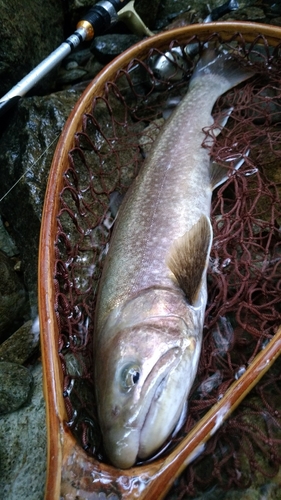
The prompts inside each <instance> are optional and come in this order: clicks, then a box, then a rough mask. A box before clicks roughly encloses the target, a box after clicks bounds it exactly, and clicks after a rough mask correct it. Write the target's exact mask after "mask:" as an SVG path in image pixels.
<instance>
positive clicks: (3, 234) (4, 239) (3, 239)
mask: <svg viewBox="0 0 281 500" xmlns="http://www.w3.org/2000/svg"><path fill="white" fill-rule="evenodd" d="M0 250H1V251H2V252H4V253H5V254H6V255H7V256H8V257H13V256H14V255H16V254H18V253H19V251H18V249H17V247H16V245H15V243H14V241H13V240H12V238H11V236H10V235H9V233H8V231H7V229H6V227H5V224H3V221H2V219H1V217H0Z"/></svg>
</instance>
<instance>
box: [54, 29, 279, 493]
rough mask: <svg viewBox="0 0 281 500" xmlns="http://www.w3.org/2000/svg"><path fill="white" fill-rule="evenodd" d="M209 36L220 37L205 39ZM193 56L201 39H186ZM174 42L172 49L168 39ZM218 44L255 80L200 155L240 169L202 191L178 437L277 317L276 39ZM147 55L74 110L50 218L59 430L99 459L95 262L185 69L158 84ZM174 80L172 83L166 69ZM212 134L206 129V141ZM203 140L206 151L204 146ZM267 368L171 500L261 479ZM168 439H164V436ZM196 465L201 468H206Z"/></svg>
mask: <svg viewBox="0 0 281 500" xmlns="http://www.w3.org/2000/svg"><path fill="white" fill-rule="evenodd" d="M211 39H212V41H216V42H217V43H220V42H221V40H220V39H219V36H218V35H216V34H214V35H213V36H212V37H211ZM190 43H192V44H194V45H192V51H193V53H194V52H197V53H199V54H200V52H201V51H202V48H203V44H202V42H201V41H199V40H198V39H197V38H196V37H193V38H192V39H191V40H190ZM178 45H179V44H178V43H177V41H176V40H175V41H173V42H172V43H171V46H170V48H172V47H176V46H178ZM222 45H223V47H224V48H226V49H228V50H231V51H232V52H233V56H234V57H240V58H241V59H242V63H243V64H248V63H250V64H252V65H253V66H254V67H255V68H256V69H257V73H256V76H255V77H253V78H252V79H251V80H250V81H249V82H247V83H246V84H244V85H243V87H242V89H243V90H241V86H238V87H236V88H234V89H233V90H231V91H230V92H228V93H227V94H226V95H224V96H222V97H221V98H220V99H219V101H218V102H217V104H216V106H215V109H214V115H215V116H218V117H220V116H221V113H222V112H223V110H225V109H226V108H229V107H233V111H232V113H231V116H230V118H229V120H228V122H227V125H226V126H225V127H224V129H223V130H222V133H221V134H220V135H219V136H218V137H217V139H216V141H215V144H214V146H213V149H212V151H211V152H210V153H211V156H212V158H213V159H215V160H216V161H217V162H218V163H220V162H222V163H224V162H225V161H226V160H229V168H230V169H231V168H232V167H233V158H235V157H236V156H237V155H239V154H241V153H242V154H244V156H245V161H244V164H243V166H242V167H241V168H240V170H239V171H237V172H235V173H232V175H230V177H229V180H228V181H227V182H226V183H225V184H224V185H222V186H221V187H220V188H219V189H218V190H216V192H215V193H214V195H213V204H212V225H213V229H214V242H213V248H212V252H211V259H210V265H209V273H208V287H209V295H208V305H207V310H206V321H205V328H204V340H203V347H202V355H201V359H200V365H199V369H198V375H197V378H196V381H195V384H194V387H193V390H192V393H191V395H190V398H189V412H188V417H187V421H186V423H185V425H184V428H183V429H182V431H181V433H180V435H179V436H178V437H177V439H176V440H174V441H177V440H178V439H181V437H182V436H183V435H184V434H185V433H187V432H188V431H189V430H190V429H191V428H192V427H193V426H194V424H195V422H197V421H198V420H199V419H200V418H201V417H202V416H203V415H204V414H205V413H206V411H207V410H208V409H210V408H211V406H212V405H213V404H214V403H215V402H216V401H217V400H218V399H219V398H221V397H222V395H223V394H224V393H225V391H226V389H227V388H228V387H229V386H230V385H231V383H232V382H233V381H234V380H235V379H236V378H237V377H239V374H241V373H242V372H243V370H244V369H245V368H246V367H247V366H248V365H249V363H250V362H251V360H253V358H254V357H255V355H256V354H257V353H258V352H259V351H260V350H261V349H262V348H263V347H264V345H265V344H266V343H267V342H268V341H269V340H270V339H271V338H272V336H274V333H275V332H276V330H277V327H278V325H279V324H281V306H280V288H281V260H280V256H281V237H280V236H281V234H280V224H281V207H280V192H281V165H280V161H281V89H280V77H281V68H280V65H281V62H280V58H279V54H280V49H281V46H277V47H275V48H272V47H270V46H269V45H268V43H267V41H266V39H265V38H264V37H261V36H260V37H257V39H256V40H255V42H253V43H252V44H247V43H245V41H244V39H243V37H242V36H241V35H240V34H236V35H235V36H233V37H232V38H231V39H230V40H229V42H228V43H226V42H224V43H223V44H222ZM159 54H161V52H159V50H153V49H151V51H150V52H149V54H148V55H147V60H146V61H140V60H138V59H135V60H133V61H131V63H130V64H129V66H128V67H127V68H125V69H121V70H120V71H119V72H118V73H117V74H116V77H115V79H114V81H110V82H107V84H106V85H105V89H104V96H103V97H96V98H94V99H93V102H92V110H91V112H89V113H87V114H85V115H84V116H83V127H82V130H81V132H77V133H76V135H75V147H74V148H73V149H72V150H71V151H69V168H68V170H67V172H66V173H65V176H64V188H63V190H62V192H61V194H60V211H59V213H58V217H57V224H58V226H57V227H58V230H57V239H56V268H55V287H56V303H55V310H56V315H57V321H58V325H59V332H60V334H59V346H58V349H59V356H60V360H61V364H62V369H63V374H64V386H63V389H62V390H63V395H64V399H65V405H66V409H67V415H68V418H69V426H70V428H71V429H72V431H73V433H74V434H75V436H76V437H77V439H78V440H79V442H80V443H81V446H82V447H83V448H84V449H85V450H87V452H88V453H89V454H93V455H94V456H96V457H97V458H99V459H101V460H106V458H105V457H104V455H103V451H102V445H101V439H100V433H99V429H98V424H97V419H96V408H95V401H94V381H93V378H92V373H93V353H92V338H93V334H94V332H93V318H94V311H95V300H96V292H97V287H98V281H99V278H100V275H101V270H102V265H103V258H104V255H105V253H106V249H107V245H108V243H109V240H110V226H111V224H112V221H113V216H112V213H111V208H110V207H112V193H115V192H116V191H117V192H119V193H124V192H125V191H126V189H127V188H128V186H129V185H130V183H131V182H132V180H133V179H134V177H135V176H136V173H137V172H138V170H139V168H140V166H141V164H142V162H143V159H144V156H145V155H146V154H147V152H148V150H149V148H150V147H151V144H152V143H153V140H154V138H155V136H156V134H157V133H158V132H159V130H161V126H162V124H163V118H162V113H163V110H165V108H166V107H167V100H168V99H170V98H171V97H173V96H179V95H183V94H184V93H185V92H186V88H187V85H188V79H189V77H190V74H191V73H192V69H193V67H194V64H195V61H196V58H197V57H198V56H196V57H195V58H194V57H191V56H189V55H188V54H186V53H184V56H183V57H184V59H185V62H186V65H187V67H188V68H189V69H188V70H187V71H186V72H185V74H184V75H183V78H182V77H181V76H182V69H181V68H180V66H177V64H175V66H174V68H175V69H174V74H172V75H171V78H170V80H169V81H162V82H159V80H157V79H156V78H155V77H154V76H153V73H152V71H151V69H150V66H149V65H148V64H147V61H149V60H150V61H151V58H153V56H155V55H159ZM178 75H179V76H180V78H179V79H178V81H177V76H178ZM208 134H212V129H209V130H206V138H207V137H208ZM207 143H208V141H206V145H205V147H208V144H207ZM280 392H281V391H280V372H279V369H278V363H275V365H274V366H273V368H272V369H271V370H270V371H269V372H268V374H267V375H266V376H265V377H264V378H263V379H262V381H261V382H260V383H259V384H258V385H257V387H256V389H255V390H254V391H252V392H251V393H250V396H249V397H248V398H247V399H246V400H245V402H244V403H243V404H242V405H240V407H239V409H238V410H237V411H236V412H235V413H234V414H233V416H232V417H231V418H229V420H228V421H227V422H226V423H225V424H224V425H223V426H222V428H221V429H220V430H219V431H218V432H217V433H216V434H215V435H214V436H213V437H212V438H211V440H210V441H209V442H208V444H207V446H206V449H205V451H204V453H203V454H202V455H201V456H200V457H199V458H198V459H197V460H196V461H195V462H194V463H193V464H192V465H191V466H189V467H188V469H187V470H186V471H185V473H184V474H183V475H182V477H181V478H180V480H179V481H178V482H177V484H176V486H175V487H174V488H175V490H176V493H177V498H182V497H184V496H185V497H186V495H194V493H195V492H196V490H197V489H202V488H206V486H208V485H209V484H212V482H214V481H215V483H216V484H220V485H221V486H222V487H230V486H233V485H237V486H245V485H248V484H249V483H250V480H251V478H252V474H253V471H255V472H256V474H257V473H261V474H262V476H267V477H273V476H274V475H275V474H276V473H277V470H278V468H279V465H280V463H281V397H280V396H281V394H280ZM174 441H173V443H171V446H172V445H173V444H174ZM206 470H209V471H210V474H208V476H207V475H206Z"/></svg>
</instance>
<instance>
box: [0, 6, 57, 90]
mask: <svg viewBox="0 0 281 500" xmlns="http://www.w3.org/2000/svg"><path fill="white" fill-rule="evenodd" d="M0 19H1V23H0V61H1V62H0V95H3V94H5V93H6V92H7V91H8V90H9V89H10V88H11V87H12V86H13V85H15V84H16V83H17V82H18V81H19V80H20V79H21V78H23V77H24V76H25V75H26V74H27V73H28V72H29V71H30V70H31V69H33V68H34V67H35V66H36V65H37V64H38V63H39V62H40V61H41V60H42V59H44V58H45V57H47V55H48V54H49V53H50V52H52V51H53V50H54V49H55V48H56V47H57V46H58V45H60V43H61V42H62V41H63V9H62V2H57V1H56V0H46V1H44V2H42V1H41V0H25V1H24V2H22V1H21V0H10V1H9V2H0ZM53 82H54V78H53V76H52V77H49V78H47V79H44V82H43V83H42V84H41V88H42V87H43V88H45V89H46V88H50V87H52V85H53Z"/></svg>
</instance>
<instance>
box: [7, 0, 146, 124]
mask: <svg viewBox="0 0 281 500" xmlns="http://www.w3.org/2000/svg"><path fill="white" fill-rule="evenodd" d="M126 4H128V9H129V11H128V10H127V11H125V9H124V7H125V6H126ZM121 10H122V11H123V12H122V16H120V13H121ZM119 11H120V12H119ZM118 13H119V15H118ZM121 18H124V22H126V21H127V20H128V19H129V18H130V19H133V20H134V22H135V24H136V26H138V27H139V29H140V30H142V31H143V33H144V34H149V35H151V32H150V31H149V30H148V28H147V27H146V26H145V25H144V23H143V22H142V20H141V19H140V17H139V16H138V14H137V13H136V11H135V10H134V1H132V0H131V1H130V2H129V0H101V1H100V2H98V3H96V4H95V5H94V6H93V7H92V8H91V9H90V10H89V11H88V13H87V14H86V15H85V16H84V17H83V19H81V20H80V21H79V23H78V24H77V28H76V31H75V32H74V33H73V34H72V35H70V36H69V37H68V38H67V39H66V40H65V41H64V42H63V43H62V44H61V45H60V46H59V47H58V48H57V49H55V50H54V51H53V52H52V53H51V54H50V55H49V56H48V57H47V58H46V59H44V60H43V61H42V62H41V63H39V64H38V66H36V68H34V69H33V70H32V71H31V72H30V73H28V75H26V76H25V77H24V78H23V79H22V80H20V82H18V83H17V84H16V85H15V86H14V87H13V88H12V89H11V90H9V92H8V93H7V94H5V95H4V96H3V97H2V98H1V99H0V118H1V116H3V115H4V114H5V113H6V112H7V111H8V110H9V109H10V108H11V107H12V106H13V105H14V104H16V102H17V101H18V100H19V99H20V98H21V97H22V96H24V95H25V94H26V93H27V92H28V91H29V90H30V89H32V87H34V86H35V85H36V84H37V83H38V82H39V81H40V80H41V79H42V78H43V77H44V76H46V75H47V74H48V73H49V72H50V71H51V70H52V69H53V68H55V67H56V66H57V65H58V64H59V63H60V62H61V61H62V60H63V59H64V58H65V57H66V56H68V55H69V54H70V53H71V52H72V51H73V50H74V49H75V48H76V47H78V45H79V44H80V43H81V42H84V41H89V40H92V38H93V37H94V36H97V35H100V34H102V33H104V32H105V31H107V30H108V29H109V28H111V27H112V26H113V25H114V24H116V23H117V22H118V21H119V20H120V19H121Z"/></svg>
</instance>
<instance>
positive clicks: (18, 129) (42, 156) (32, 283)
mask: <svg viewBox="0 0 281 500" xmlns="http://www.w3.org/2000/svg"><path fill="white" fill-rule="evenodd" d="M80 93H81V92H80V91H75V90H66V91H62V92H59V93H56V94H51V95H50V96H44V97H31V98H23V99H22V100H21V101H20V102H19V106H18V110H17V111H16V112H15V113H14V114H13V116H12V118H11V121H10V124H9V126H7V128H6V130H5V131H4V133H3V134H2V136H1V137H0V164H1V169H0V198H2V197H4V198H3V199H2V201H1V205H0V213H1V215H2V216H3V217H4V218H5V220H7V222H8V223H9V227H10V230H11V233H12V235H13V238H14V240H15V242H16V245H17V247H18V249H19V252H20V255H21V258H22V268H23V272H24V280H25V284H26V286H27V289H28V292H29V298H30V303H31V307H32V310H33V313H32V317H34V316H35V315H36V309H37V307H36V304H37V259H38V244H39V232H40V222H41V216H42V209H43V203H44V196H45V189H46V185H47V179H48V175H49V171H50V166H51V163H52V158H53V154H54V150H55V146H56V143H57V140H58V138H59V136H60V133H61V130H62V128H63V126H64V124H65V121H66V119H67V117H68V115H69V114H70V112H71V110H72V108H73V106H74V105H75V103H76V102H77V100H78V97H79V96H80ZM19 180H20V182H19ZM14 184H16V185H15V187H14V188H13V189H12V190H11V191H10V192H9V193H8V194H6V193H7V192H8V191H9V190H10V189H11V187H12V186H13V185H14Z"/></svg>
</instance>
